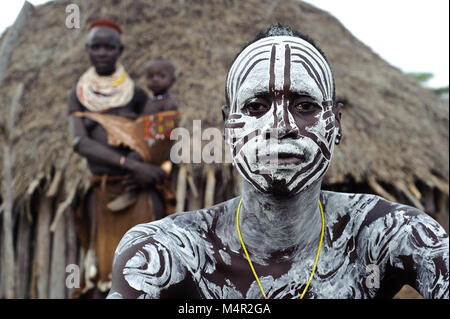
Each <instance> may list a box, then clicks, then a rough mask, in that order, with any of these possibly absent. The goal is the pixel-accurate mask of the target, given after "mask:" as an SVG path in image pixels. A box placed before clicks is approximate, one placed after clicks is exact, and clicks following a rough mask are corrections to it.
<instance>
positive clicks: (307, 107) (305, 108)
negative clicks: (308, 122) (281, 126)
mask: <svg viewBox="0 0 450 319" xmlns="http://www.w3.org/2000/svg"><path fill="white" fill-rule="evenodd" d="M315 108H316V105H315V104H314V103H311V102H301V103H299V104H297V105H296V106H295V109H296V110H297V111H299V112H310V111H313V110H314V109H315Z"/></svg>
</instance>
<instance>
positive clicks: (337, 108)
mask: <svg viewBox="0 0 450 319" xmlns="http://www.w3.org/2000/svg"><path fill="white" fill-rule="evenodd" d="M343 106H344V104H342V103H341V102H338V103H336V104H334V105H333V113H334V119H335V120H334V125H335V127H336V128H337V130H338V134H337V136H336V140H335V143H336V144H339V143H340V141H341V139H342V124H341V118H342V113H341V108H342V107H343Z"/></svg>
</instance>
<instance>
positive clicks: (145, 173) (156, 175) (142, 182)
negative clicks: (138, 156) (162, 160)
mask: <svg viewBox="0 0 450 319" xmlns="http://www.w3.org/2000/svg"><path fill="white" fill-rule="evenodd" d="M126 162H128V163H125V166H126V168H127V169H128V170H129V171H130V176H129V178H127V180H128V181H127V185H128V186H129V187H131V188H132V187H133V186H132V185H133V182H135V183H136V184H137V186H140V187H143V186H146V185H149V184H158V183H161V182H162V180H163V179H164V177H166V172H164V170H162V169H161V168H160V167H158V166H156V165H152V164H149V163H144V162H140V161H136V160H133V159H129V158H127V160H126Z"/></svg>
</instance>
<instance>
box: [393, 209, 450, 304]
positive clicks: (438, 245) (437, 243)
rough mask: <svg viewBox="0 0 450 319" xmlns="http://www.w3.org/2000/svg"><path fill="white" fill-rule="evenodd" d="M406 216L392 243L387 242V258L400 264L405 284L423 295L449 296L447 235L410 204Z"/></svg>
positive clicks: (433, 296)
mask: <svg viewBox="0 0 450 319" xmlns="http://www.w3.org/2000/svg"><path fill="white" fill-rule="evenodd" d="M406 214H408V215H409V216H410V218H409V219H408V220H407V223H406V225H405V226H404V227H403V231H402V232H400V233H399V237H398V238H397V240H396V242H394V243H392V245H390V248H391V249H390V253H391V260H392V263H393V264H394V265H396V266H397V267H404V271H405V274H406V278H409V279H410V282H408V284H409V285H411V286H412V287H414V288H415V289H416V290H417V291H418V292H419V293H420V294H421V295H422V296H423V297H424V298H430V299H431V298H433V299H442V298H446V299H448V298H449V287H448V282H449V261H448V258H449V240H448V234H447V233H446V232H445V230H444V229H443V228H442V227H441V225H439V224H438V223H437V222H436V221H435V220H434V219H433V218H431V217H430V216H428V215H427V214H425V213H423V212H421V211H419V210H417V209H414V208H412V207H410V208H409V209H408V211H407V212H406Z"/></svg>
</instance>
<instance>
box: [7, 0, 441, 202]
mask: <svg viewBox="0 0 450 319" xmlns="http://www.w3.org/2000/svg"><path fill="white" fill-rule="evenodd" d="M71 3H75V4H78V5H79V7H80V11H81V29H67V28H66V27H65V19H66V13H65V8H66V6H67V5H68V4H71ZM105 16H106V17H110V18H113V19H116V20H117V21H118V22H119V23H120V24H121V26H122V28H123V30H124V34H123V42H124V43H125V45H126V50H125V52H124V54H123V56H122V58H121V61H122V63H123V64H124V65H125V66H126V68H127V70H128V71H129V73H130V74H131V76H132V77H133V78H134V79H135V80H136V81H137V82H138V83H139V84H140V85H141V86H144V85H145V82H144V73H143V65H144V64H145V62H146V61H147V60H149V59H150V58H153V57H157V56H164V57H165V58H167V59H170V60H172V61H173V63H174V64H175V66H176V69H177V75H178V80H177V83H176V84H175V86H174V88H173V93H174V94H175V96H176V97H177V100H178V101H179V104H180V105H181V109H182V112H183V121H184V123H182V124H184V125H185V126H186V127H190V126H191V125H192V120H193V119H202V127H206V126H217V127H221V125H222V118H221V113H220V106H221V105H222V104H223V103H224V101H225V99H224V85H225V76H226V72H227V69H228V68H229V66H230V63H231V61H232V59H233V57H234V55H235V54H236V52H237V51H239V50H240V48H241V47H242V46H243V45H244V44H245V43H246V42H247V41H249V40H251V39H252V38H253V36H254V35H255V34H256V33H257V32H258V31H260V30H261V29H264V28H266V27H267V26H268V25H269V24H271V23H274V22H280V23H283V24H288V25H291V26H293V27H294V28H296V29H298V30H300V31H302V32H303V33H306V34H308V35H310V36H311V37H312V38H313V39H315V41H316V42H317V44H318V45H319V46H320V47H321V48H322V49H323V50H324V52H325V53H326V55H327V57H328V59H329V61H330V64H331V67H332V70H333V72H334V76H335V80H336V93H337V98H338V100H341V101H343V102H344V104H345V106H344V108H343V111H342V113H343V133H344V137H343V140H342V142H341V144H340V145H339V147H337V149H336V152H335V155H334V159H333V162H332V166H331V168H330V170H329V172H328V173H327V177H326V182H327V183H340V182H343V181H345V180H346V179H347V178H348V177H349V176H351V177H352V178H353V179H354V180H355V181H357V182H362V181H365V180H367V179H368V178H369V177H371V178H374V179H376V180H377V181H378V182H380V183H387V184H390V183H392V181H393V180H399V181H404V182H414V181H415V180H421V181H425V182H427V183H429V185H430V186H434V187H438V188H439V189H441V190H443V191H444V192H446V193H447V194H448V180H449V155H448V151H449V143H448V142H449V131H448V123H449V110H448V107H447V106H445V105H444V104H443V103H442V102H441V101H440V99H439V98H438V97H436V96H435V95H434V94H433V93H431V92H429V91H428V90H426V89H424V88H422V87H421V86H420V84H419V83H417V82H415V80H413V79H410V78H409V77H408V76H407V75H405V74H404V73H402V72H401V71H400V70H398V69H397V68H395V67H392V66H391V65H389V64H388V63H387V62H385V61H384V60H383V59H381V58H380V57H379V56H378V55H376V54H375V53H373V52H372V51H371V49H370V48H369V47H367V46H366V45H364V44H363V43H361V42H360V41H359V40H357V39H356V38H355V37H353V36H352V34H351V33H350V32H349V31H348V30H346V29H345V28H344V27H343V26H342V24H341V23H340V22H339V21H338V20H337V19H335V18H334V17H332V16H331V15H329V14H328V13H326V12H324V11H322V10H319V9H317V8H315V7H313V6H311V5H309V4H306V3H303V2H300V1H295V0H283V1H274V0H247V1H237V0H178V1H176V0H173V1H156V0H133V1H115V0H105V1H81V0H77V1H74V0H70V1H69V0H64V1H54V2H50V3H48V4H45V5H42V6H39V7H36V8H35V9H34V10H33V12H32V14H31V15H30V17H29V19H28V24H27V28H25V30H24V31H23V32H22V34H21V35H20V37H19V38H18V40H17V45H16V48H15V50H14V52H13V54H12V55H11V58H10V60H9V64H8V65H9V66H8V68H7V69H6V72H5V77H4V80H3V84H2V85H1V87H0V105H1V108H0V121H1V122H3V123H4V122H5V121H6V118H7V114H8V108H9V105H10V104H11V100H12V98H13V96H14V94H15V92H16V89H17V87H18V84H19V83H21V82H22V83H23V84H24V92H23V96H22V98H21V100H20V106H19V108H18V111H17V116H16V125H15V127H16V130H15V133H14V136H16V138H15V140H14V141H15V142H14V145H13V154H14V168H13V176H14V194H16V196H22V195H23V194H24V193H25V191H26V189H27V188H28V187H29V185H30V184H31V183H32V182H33V180H35V179H36V178H37V177H38V176H39V174H42V173H43V174H44V176H47V177H48V179H50V178H51V176H53V174H54V172H55V171H58V170H60V171H61V172H62V176H63V177H64V180H65V182H66V183H65V185H66V190H70V189H72V188H73V187H75V186H76V185H78V180H80V179H83V180H85V179H84V178H85V176H86V168H85V164H84V161H82V160H81V158H80V157H79V156H78V155H76V154H74V152H73V151H72V149H71V146H70V137H69V133H68V116H67V107H66V96H67V93H68V90H69V89H70V88H72V87H73V86H74V85H75V83H76V81H77V79H78V77H79V76H80V75H81V74H82V73H83V72H84V71H85V69H86V68H87V67H88V66H89V61H88V57H87V55H86V53H85V51H84V43H85V39H86V29H87V25H88V24H89V23H90V22H91V21H92V20H94V19H96V18H98V17H105ZM8 32H11V29H10V30H9V31H8ZM6 36H7V34H6ZM6 36H3V37H2V38H3V39H4V38H5V37H6ZM0 143H4V139H0ZM2 152H3V148H0V156H1V155H2Z"/></svg>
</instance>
